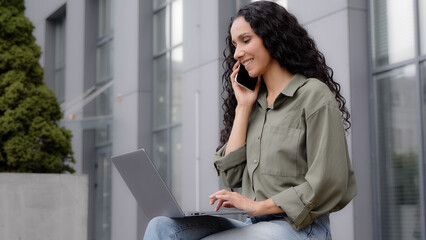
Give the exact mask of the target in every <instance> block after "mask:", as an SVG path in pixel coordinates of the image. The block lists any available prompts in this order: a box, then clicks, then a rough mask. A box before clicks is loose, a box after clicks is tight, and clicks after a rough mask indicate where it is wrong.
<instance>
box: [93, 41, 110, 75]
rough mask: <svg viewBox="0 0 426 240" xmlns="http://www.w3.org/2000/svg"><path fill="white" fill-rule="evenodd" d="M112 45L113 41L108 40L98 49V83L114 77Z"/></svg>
mask: <svg viewBox="0 0 426 240" xmlns="http://www.w3.org/2000/svg"><path fill="white" fill-rule="evenodd" d="M112 46H113V45H112V41H107V42H105V43H102V44H101V45H99V47H98V48H97V49H96V83H102V82H105V81H109V80H111V78H112V75H113V72H112V70H113V68H112V65H113V63H112V61H113V56H112V55H113V49H112Z"/></svg>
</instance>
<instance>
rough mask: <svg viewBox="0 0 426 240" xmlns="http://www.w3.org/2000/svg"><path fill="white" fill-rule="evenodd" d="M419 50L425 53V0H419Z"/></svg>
mask: <svg viewBox="0 0 426 240" xmlns="http://www.w3.org/2000/svg"><path fill="white" fill-rule="evenodd" d="M419 19H420V23H419V26H420V50H421V53H422V55H424V54H426V28H425V26H426V0H419Z"/></svg>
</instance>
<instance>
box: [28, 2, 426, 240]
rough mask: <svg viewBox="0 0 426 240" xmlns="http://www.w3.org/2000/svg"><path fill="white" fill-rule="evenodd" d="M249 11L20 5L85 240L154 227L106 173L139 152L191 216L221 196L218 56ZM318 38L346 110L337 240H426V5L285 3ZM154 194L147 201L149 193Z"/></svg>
mask: <svg viewBox="0 0 426 240" xmlns="http://www.w3.org/2000/svg"><path fill="white" fill-rule="evenodd" d="M250 2H251V1H249V0H144V1H139V0H126V1H117V0H72V1H71V0H43V1H38V0H26V1H25V4H26V12H25V14H26V16H27V17H29V19H30V20H31V21H32V22H33V24H34V25H35V30H34V33H33V34H34V36H35V37H36V39H37V44H38V45H39V46H41V48H42V52H43V54H42V57H41V58H40V64H41V65H42V66H43V67H44V69H45V82H46V83H47V84H48V86H49V87H50V88H51V89H52V90H54V92H55V93H56V96H57V98H58V100H59V101H60V103H61V107H62V111H63V112H64V119H63V120H62V122H61V124H62V125H63V126H65V127H67V128H68V129H70V130H72V132H73V135H74V137H73V140H72V146H73V150H74V157H75V159H76V164H75V166H74V167H75V169H76V172H77V173H79V174H87V175H88V176H89V209H88V211H89V219H88V239H93V240H94V239H96V240H97V239H104V240H110V239H133V240H136V239H141V238H142V236H143V233H144V231H145V227H146V224H147V222H148V219H147V218H146V217H145V216H144V213H143V211H142V210H141V209H140V208H138V206H137V203H136V201H135V200H134V198H133V196H132V195H131V193H130V191H129V190H128V188H127V186H126V185H125V183H124V182H123V180H122V178H121V176H120V175H119V174H118V172H117V171H116V169H114V167H113V166H112V164H111V162H110V159H109V158H110V156H111V155H116V154H120V153H124V152H129V151H134V150H136V149H138V148H145V149H146V150H147V151H148V153H149V154H150V155H151V157H152V158H153V160H154V161H155V164H156V165H157V167H158V168H159V171H160V172H161V174H162V175H163V177H164V178H165V180H166V182H167V184H168V185H169V186H170V188H171V189H172V191H173V192H174V194H175V196H176V198H177V200H178V201H179V202H180V203H181V206H182V207H183V208H184V209H201V210H206V209H210V206H209V205H208V196H209V195H210V194H211V193H212V192H214V191H216V190H217V189H220V188H222V187H223V186H222V185H221V183H220V181H219V178H217V175H216V171H215V169H214V167H213V163H212V158H213V154H214V152H215V149H216V147H217V145H218V143H219V131H220V129H221V128H222V125H221V119H222V114H223V112H222V109H221V104H222V98H221V89H222V86H221V75H222V73H223V69H222V65H221V64H222V60H223V54H222V51H223V50H224V48H225V38H226V36H227V29H228V26H229V23H230V17H231V16H233V15H234V14H235V13H236V12H237V10H238V9H239V8H240V7H242V6H244V5H245V4H247V3H250ZM276 2H278V3H279V4H281V5H283V6H284V7H286V8H287V9H288V10H289V11H290V12H291V13H293V14H294V15H295V16H296V17H297V18H298V19H299V21H300V22H301V23H302V24H303V25H304V26H305V27H306V28H307V30H308V32H309V33H310V34H311V36H312V37H313V38H314V39H315V40H316V42H317V44H318V47H319V49H320V51H322V52H323V53H324V55H325V57H326V60H327V63H328V64H329V66H331V67H332V68H333V70H334V74H335V75H334V77H335V80H336V81H337V82H339V83H340V84H341V86H342V89H343V95H344V97H345V98H346V100H347V104H348V108H349V110H350V112H351V115H352V118H351V122H352V128H351V130H350V133H349V134H348V144H349V149H350V155H351V159H352V163H353V167H354V170H355V173H356V176H357V181H358V188H359V193H358V196H357V197H356V198H355V199H354V200H353V201H352V203H351V204H350V205H348V206H347V207H346V208H345V209H344V210H342V211H340V212H338V213H334V214H332V218H331V221H332V224H331V225H332V234H333V238H334V239H345V240H355V239H356V240H367V239H381V240H391V239H404V240H411V239H423V240H425V239H426V221H425V215H426V209H425V189H426V188H425V183H426V182H425V176H424V175H425V152H424V149H426V148H425V147H424V146H425V134H426V125H425V123H426V122H425V119H426V118H425V114H426V109H425V106H426V61H425V60H426V24H425V23H426V1H425V0H404V1H400V0H329V1H318V0H281V1H276ZM147 194H148V193H147Z"/></svg>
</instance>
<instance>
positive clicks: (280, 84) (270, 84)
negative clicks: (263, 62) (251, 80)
mask: <svg viewBox="0 0 426 240" xmlns="http://www.w3.org/2000/svg"><path fill="white" fill-rule="evenodd" d="M293 76H294V74H292V73H290V72H289V71H287V69H285V68H282V67H281V66H280V64H279V63H278V62H277V61H276V60H274V61H273V62H272V64H271V65H270V67H269V69H268V70H267V71H266V72H265V73H264V74H263V75H262V77H263V81H264V82H265V85H266V88H267V90H268V98H270V97H271V98H272V100H275V98H276V97H277V96H278V94H279V93H280V92H281V91H282V90H283V89H284V88H285V87H286V86H287V84H288V83H289V82H290V80H291V79H292V78H293ZM268 102H269V101H268Z"/></svg>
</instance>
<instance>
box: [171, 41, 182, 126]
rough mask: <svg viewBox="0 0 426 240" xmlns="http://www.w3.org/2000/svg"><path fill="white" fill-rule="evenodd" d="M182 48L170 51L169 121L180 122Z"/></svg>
mask: <svg viewBox="0 0 426 240" xmlns="http://www.w3.org/2000/svg"><path fill="white" fill-rule="evenodd" d="M182 64H183V47H182V46H180V47H177V48H175V49H173V51H172V78H173V81H172V102H171V107H172V109H171V121H172V123H180V122H181V111H180V110H181V109H182V91H181V90H182V86H181V85H182V70H183V66H182Z"/></svg>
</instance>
